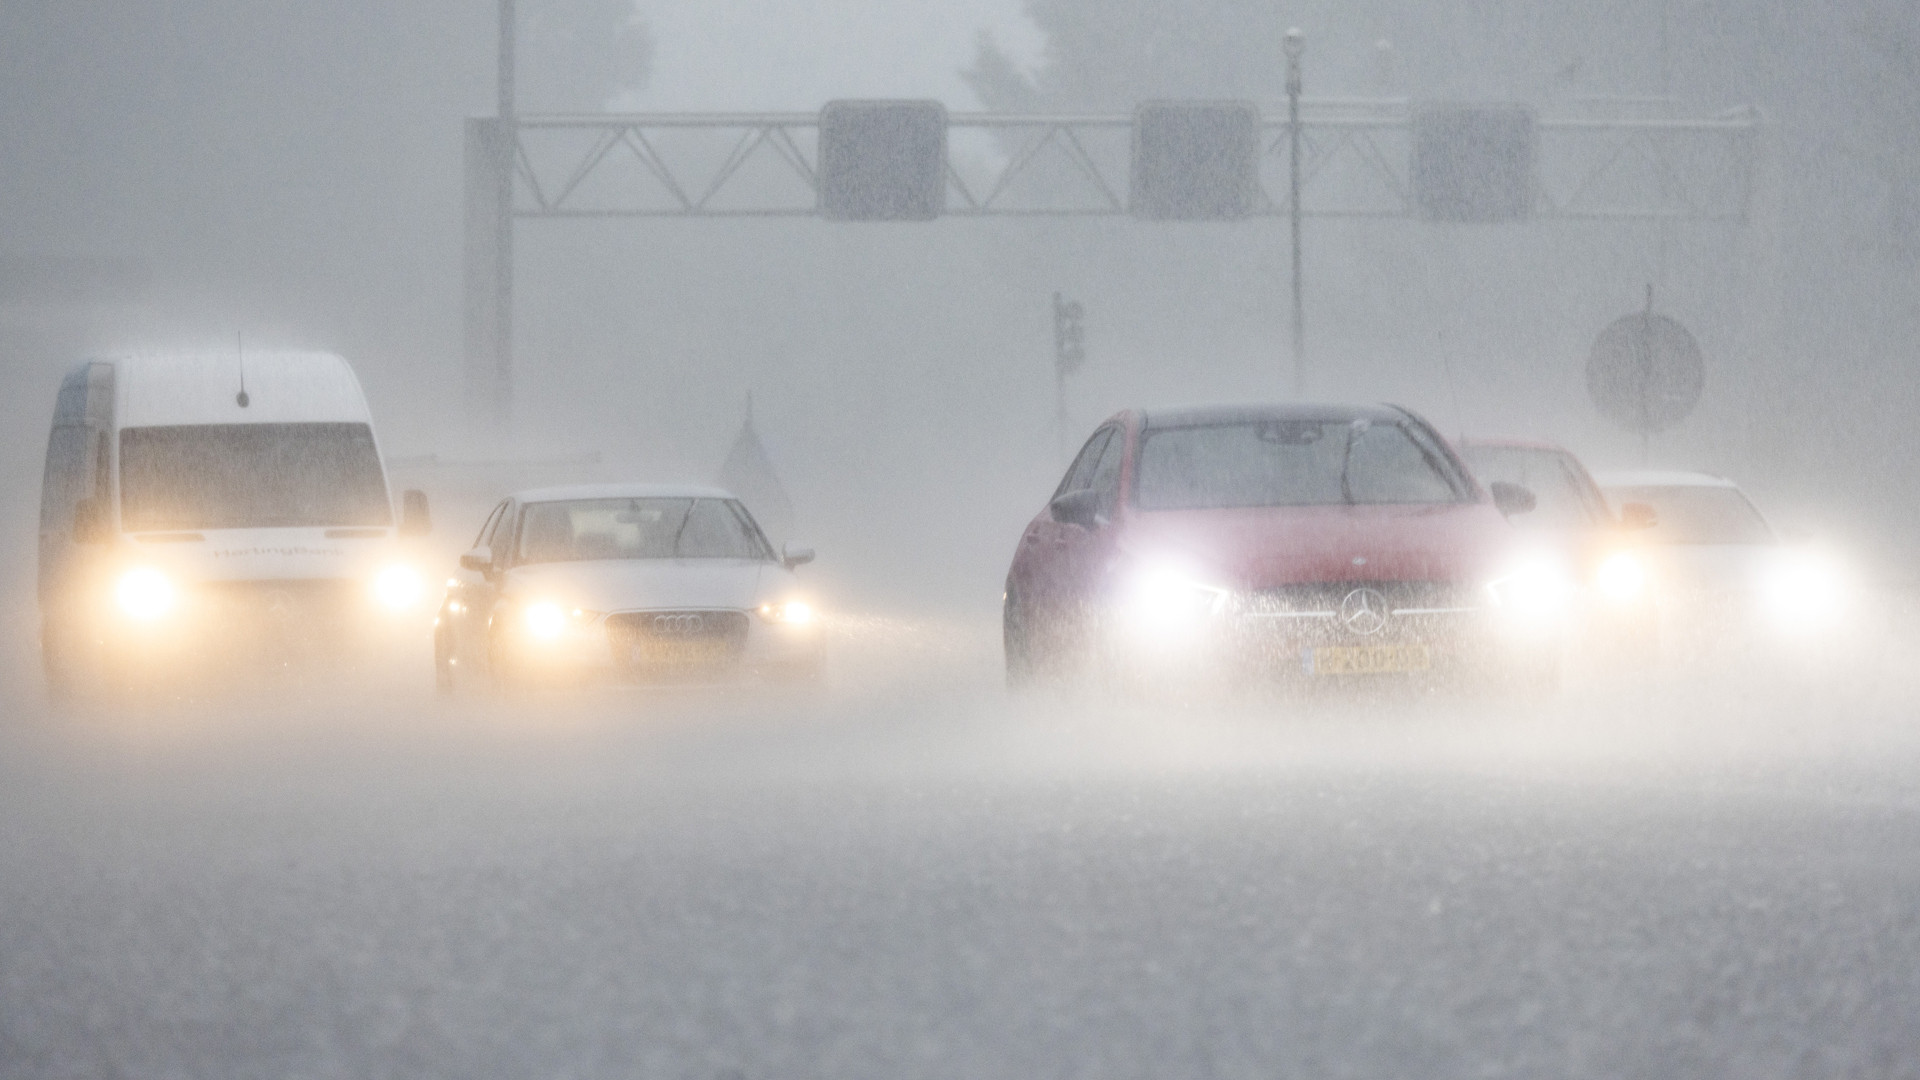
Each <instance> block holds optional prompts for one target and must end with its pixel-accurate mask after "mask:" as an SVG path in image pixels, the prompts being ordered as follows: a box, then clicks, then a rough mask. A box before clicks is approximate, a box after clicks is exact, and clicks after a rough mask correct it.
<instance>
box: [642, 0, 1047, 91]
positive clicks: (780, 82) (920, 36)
mask: <svg viewBox="0 0 1920 1080" xmlns="http://www.w3.org/2000/svg"><path fill="white" fill-rule="evenodd" d="M1022 6H1023V5H1022V3H1021V0H957V2H952V3H941V2H929V0H913V2H910V3H889V2H887V0H646V2H645V3H643V4H642V12H643V15H644V17H645V18H646V19H647V20H648V22H649V23H650V24H651V26H652V29H653V36H654V40H655V41H656V42H657V43H658V50H659V51H658V53H657V54H656V57H655V66H654V75H653V79H652V82H651V85H649V86H648V87H647V89H645V90H644V91H642V92H640V93H637V94H631V95H628V96H626V97H625V98H623V99H621V100H620V101H618V102H617V103H616V104H617V105H618V106H621V107H627V108H634V109H672V110H688V111H707V110H723V109H740V110H759V109H767V110H789V109H799V110H805V109H812V108H815V107H817V106H818V105H819V104H820V103H822V102H824V101H828V100H831V99H833V98H843V97H918V98H937V99H939V100H941V101H943V102H945V103H946V105H947V107H948V108H950V109H974V108H978V107H979V105H978V102H977V100H976V99H975V98H974V96H973V93H972V91H970V90H969V89H967V86H966V84H965V83H963V82H962V81H961V80H960V76H959V74H958V73H959V71H960V69H961V68H963V67H966V66H967V65H968V64H969V63H971V62H972V60H973V48H974V44H973V43H974V35H975V33H976V32H977V31H979V30H981V29H986V30H989V31H991V32H992V33H993V35H994V37H995V39H996V40H997V41H999V42H1000V43H1001V46H1002V48H1004V49H1006V50H1007V51H1008V52H1009V53H1011V54H1013V55H1014V56H1016V57H1018V58H1020V59H1022V60H1025V61H1028V62H1033V61H1037V59H1038V58H1039V55H1040V52H1041V47H1042V46H1041V40H1040V35H1039V32H1038V31H1037V30H1036V29H1035V28H1034V26H1033V24H1032V22H1030V21H1029V20H1028V19H1027V17H1026V16H1025V14H1024V13H1023V11H1022ZM829 50H831V52H829Z"/></svg>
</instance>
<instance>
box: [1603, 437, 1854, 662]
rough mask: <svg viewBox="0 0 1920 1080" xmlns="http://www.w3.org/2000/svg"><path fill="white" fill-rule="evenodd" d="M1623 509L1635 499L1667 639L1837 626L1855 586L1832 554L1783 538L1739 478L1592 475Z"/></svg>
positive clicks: (1796, 633)
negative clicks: (1790, 542)
mask: <svg viewBox="0 0 1920 1080" xmlns="http://www.w3.org/2000/svg"><path fill="white" fill-rule="evenodd" d="M1594 479H1595V480H1596V481H1597V482H1598V483H1599V485H1600V489H1601V490H1602V491H1603V492H1605V493H1606V496H1607V498H1608V500H1609V501H1610V502H1611V503H1612V504H1613V505H1614V507H1615V509H1616V512H1617V511H1619V510H1620V509H1621V508H1623V507H1626V506H1629V505H1635V504H1637V505H1638V506H1640V507H1645V508H1648V510H1650V511H1651V513H1650V514H1648V513H1647V512H1646V511H1641V512H1640V513H1639V514H1636V515H1633V516H1636V517H1640V518H1642V520H1640V521H1639V522H1638V523H1639V524H1640V525H1641V526H1642V528H1641V530H1640V532H1639V538H1640V539H1641V541H1642V544H1643V545H1644V546H1643V547H1642V548H1641V549H1640V551H1641V554H1642V557H1643V558H1644V559H1645V560H1646V563H1647V565H1648V570H1649V576H1650V578H1651V584H1652V587H1653V592H1654V595H1655V597H1656V599H1657V602H1658V603H1659V605H1660V607H1661V613H1662V623H1663V637H1665V638H1666V639H1667V640H1668V642H1669V644H1677V645H1690V646H1693V647H1694V648H1693V650H1692V651H1701V650H1702V649H1706V648H1711V647H1713V646H1715V645H1718V644H1722V643H1725V642H1727V641H1729V640H1744V639H1747V638H1750V637H1752V636H1753V635H1754V634H1756V633H1758V634H1761V635H1765V636H1769V637H1786V638H1789V639H1796V638H1797V639H1806V638H1809V637H1814V638H1817V637H1822V636H1831V635H1833V634H1834V633H1836V632H1837V630H1838V629H1839V627H1840V624H1841V623H1842V622H1843V620H1844V617H1845V615H1846V614H1847V612H1848V610H1849V608H1850V607H1851V601H1852V590H1851V589H1850V588H1849V586H1848V582H1847V579H1846V575H1845V574H1844V573H1843V572H1842V569H1841V567H1840V565H1839V563H1838V562H1837V560H1835V559H1834V558H1833V557H1832V556H1831V555H1829V554H1827V553H1825V552H1822V551H1820V550H1818V549H1816V548H1813V547H1809V546H1806V545H1800V544H1788V543H1785V542H1783V541H1782V539H1781V538H1780V536H1779V535H1778V534H1777V533H1776V532H1775V531H1774V529H1773V527H1772V526H1771V525H1770V524H1768V523H1767V520H1766V518H1765V517H1764V516H1762V515H1761V513H1760V511H1759V509H1758V508H1757V507H1755V506H1754V505H1753V502H1752V500H1750V499H1748V498H1747V495H1746V493H1745V492H1743V491H1741V490H1740V487H1739V485H1738V484H1735V483H1734V482H1733V481H1732V480H1729V479H1727V478H1725V477H1721V476H1712V475H1708V474H1706V473H1696V472H1676V471H1664V470H1661V471H1655V470H1641V471H1633V472H1605V473H1600V474H1597V475H1596V476H1595V478H1594Z"/></svg>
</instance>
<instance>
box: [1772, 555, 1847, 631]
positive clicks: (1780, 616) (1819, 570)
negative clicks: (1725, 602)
mask: <svg viewBox="0 0 1920 1080" xmlns="http://www.w3.org/2000/svg"><path fill="white" fill-rule="evenodd" d="M1765 573H1766V576H1765V577H1764V578H1763V579H1762V581H1761V584H1760V599H1761V603H1762V605H1763V606H1764V607H1765V609H1766V613H1767V615H1768V616H1769V617H1770V618H1771V619H1772V621H1773V622H1774V624H1775V625H1776V626H1778V627H1779V628H1780V629H1782V630H1787V631H1793V632H1807V631H1818V630H1823V629H1826V628H1828V627H1831V626H1832V625H1833V623H1834V622H1836V621H1837V620H1838V619H1839V617H1840V615H1841V613H1842V612H1843V611H1844V610H1845V609H1846V604H1847V599H1848V592H1849V590H1848V588H1847V582H1846V575H1845V574H1844V573H1842V572H1841V569H1840V567H1839V564H1838V563H1836V562H1835V561H1834V560H1833V559H1831V558H1828V557H1826V556H1824V555H1821V554H1819V553H1818V552H1812V551H1783V552H1781V553H1780V555H1779V556H1778V557H1777V558H1776V559H1774V560H1773V561H1772V563H1771V564H1770V565H1769V566H1768V567H1767V569H1766V571H1765Z"/></svg>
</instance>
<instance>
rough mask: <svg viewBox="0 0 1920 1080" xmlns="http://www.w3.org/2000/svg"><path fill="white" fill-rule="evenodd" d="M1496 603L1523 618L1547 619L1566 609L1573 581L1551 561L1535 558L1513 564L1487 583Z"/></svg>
mask: <svg viewBox="0 0 1920 1080" xmlns="http://www.w3.org/2000/svg"><path fill="white" fill-rule="evenodd" d="M1487 591H1488V593H1490V594H1491V595H1492V598H1493V602H1494V604H1495V605H1496V606H1498V607H1500V608H1503V609H1505V610H1507V611H1510V612H1512V613H1514V614H1516V615H1519V616H1522V617H1526V618H1533V619H1539V618H1551V617H1554V616H1558V615H1560V614H1561V613H1562V612H1564V611H1565V610H1566V607H1567V602H1568V600H1569V598H1570V597H1571V595H1572V592H1573V583H1572V581H1570V580H1569V579H1568V577H1567V573H1566V571H1565V570H1564V569H1563V568H1562V567H1561V566H1560V565H1559V564H1558V563H1556V562H1555V561H1554V560H1552V559H1549V558H1545V557H1535V558H1530V559H1524V560H1521V561H1520V562H1518V563H1515V564H1514V566H1513V567H1512V569H1510V570H1509V571H1508V572H1507V573H1506V574H1503V575H1502V576H1500V577H1497V578H1495V579H1494V580H1493V581H1492V582H1490V583H1488V585H1487Z"/></svg>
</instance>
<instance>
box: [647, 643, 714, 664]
mask: <svg viewBox="0 0 1920 1080" xmlns="http://www.w3.org/2000/svg"><path fill="white" fill-rule="evenodd" d="M726 653H727V643H726V642H724V641H653V642H648V643H647V644H645V645H641V646H637V647H636V648H635V649H634V650H633V662H634V663H636V664H711V663H713V662H714V661H716V660H720V659H723V658H725V656H726Z"/></svg>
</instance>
